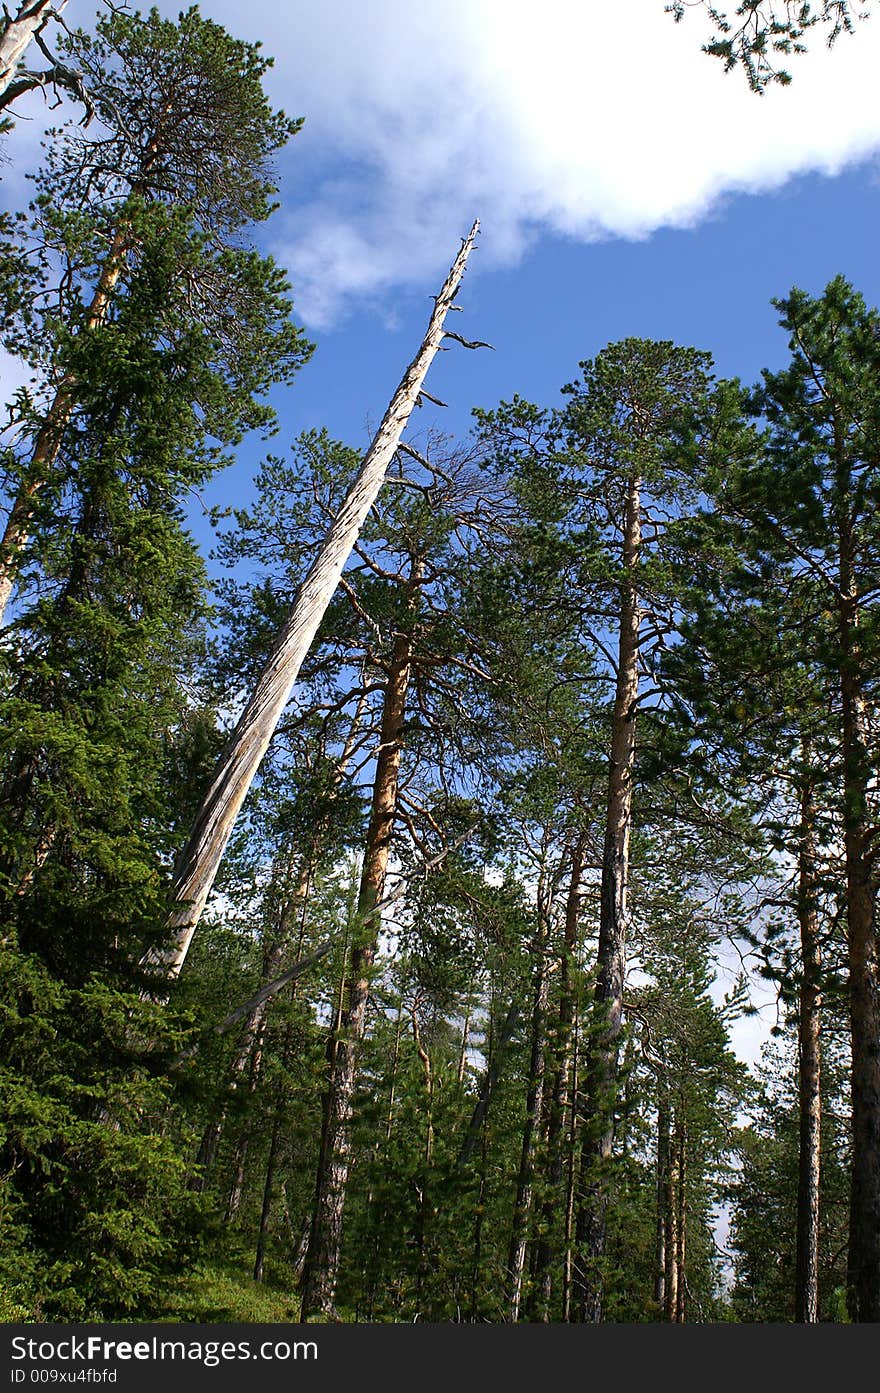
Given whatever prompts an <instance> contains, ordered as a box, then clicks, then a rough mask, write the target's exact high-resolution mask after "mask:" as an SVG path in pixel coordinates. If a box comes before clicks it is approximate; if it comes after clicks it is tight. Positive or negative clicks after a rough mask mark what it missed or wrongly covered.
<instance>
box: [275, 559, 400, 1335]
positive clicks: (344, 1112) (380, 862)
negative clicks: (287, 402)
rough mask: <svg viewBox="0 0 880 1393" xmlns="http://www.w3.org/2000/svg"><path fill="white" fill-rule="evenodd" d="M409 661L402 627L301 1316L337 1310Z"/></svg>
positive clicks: (332, 1055)
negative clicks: (360, 1063) (357, 1094)
mask: <svg viewBox="0 0 880 1393" xmlns="http://www.w3.org/2000/svg"><path fill="white" fill-rule="evenodd" d="M419 579H420V574H419V571H418V569H417V563H415V562H414V563H413V570H412V573H411V586H412V590H411V596H410V600H411V604H412V605H413V606H414V605H415V595H416V590H417V586H418V583H419ZM411 662H412V635H411V633H409V632H405V633H401V634H398V636H397V638H396V640H395V643H394V651H393V654H392V658H391V664H390V667H389V671H388V680H387V683H386V686H385V697H384V703H383V708H382V724H381V736H380V739H381V744H380V747H379V754H378V757H377V760H376V773H375V779H374V783H373V800H372V808H371V811H370V824H369V828H368V831H367V841H366V848H365V852H364V863H363V870H362V872H361V883H360V890H359V893H358V905H357V926H356V932H355V940H354V942H353V944H352V950H351V968H350V977H349V981H348V984H347V994H346V995H347V1000H346V1003H345V1005H344V1008H343V1011H342V1013H341V1017H340V1021H339V1029H338V1030H336V1031H334V1032H333V1037H332V1038H331V1041H330V1042H329V1048H328V1056H329V1064H330V1075H329V1079H328V1083H327V1090H326V1092H325V1095H324V1104H323V1107H324V1117H323V1127H322V1135H321V1148H320V1155H319V1159H318V1174H317V1179H316V1185H315V1207H314V1217H313V1221H312V1231H311V1235H310V1238H309V1250H308V1254H307V1256H306V1264H305V1272H304V1274H303V1292H302V1314H301V1319H302V1320H309V1319H315V1318H328V1317H330V1316H332V1314H333V1309H334V1307H333V1299H334V1294H335V1291H336V1279H337V1274H338V1271H339V1256H340V1250H341V1245H342V1220H343V1212H344V1209H345V1192H346V1187H347V1184H348V1172H349V1169H350V1166H351V1113H352V1100H353V1097H354V1089H355V1083H356V1078H357V1056H358V1051H359V1047H360V1044H361V1041H362V1040H363V1037H364V1031H365V1027H366V1011H367V1000H368V997H369V990H370V974H371V970H372V966H373V959H374V957H375V954H376V947H377V943H378V935H379V930H380V928H381V922H377V916H376V915H375V914H374V913H373V911H374V909H375V907H376V905H378V904H379V902H380V900H381V899H382V893H383V890H384V887H385V876H386V873H387V870H388V857H389V853H390V850H391V839H392V835H393V832H394V821H395V816H396V812H397V789H398V779H399V774H400V755H401V748H402V736H403V723H404V715H405V711H406V693H407V687H408V685H409V678H410V667H411Z"/></svg>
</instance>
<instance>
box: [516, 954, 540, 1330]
mask: <svg viewBox="0 0 880 1393" xmlns="http://www.w3.org/2000/svg"><path fill="white" fill-rule="evenodd" d="M534 951H535V957H536V964H535V990H534V999H533V1002H532V1030H531V1036H532V1038H531V1048H530V1052H529V1080H528V1088H527V1091H526V1116H525V1121H524V1123H523V1131H522V1144H521V1148H520V1160H519V1175H518V1177H517V1185H516V1199H515V1201H514V1206H513V1225H512V1229H511V1234H510V1250H509V1253H508V1258H507V1270H508V1279H509V1283H510V1296H509V1306H508V1319H509V1320H510V1321H511V1322H514V1323H515V1322H516V1321H518V1320H519V1312H520V1303H521V1301H522V1290H523V1271H524V1268H525V1257H526V1242H527V1239H528V1228H529V1217H530V1215H531V1210H532V1194H533V1190H534V1149H535V1128H536V1124H537V1121H538V1118H539V1117H540V1115H541V1110H542V1108H543V1105H544V1077H545V1066H546V1043H547V1042H546V1039H545V1022H546V1019H547V983H548V979H547V933H546V927H544V928H542V930H541V931H540V932H539V933H538V934H537V935H536V938H535V945H534Z"/></svg>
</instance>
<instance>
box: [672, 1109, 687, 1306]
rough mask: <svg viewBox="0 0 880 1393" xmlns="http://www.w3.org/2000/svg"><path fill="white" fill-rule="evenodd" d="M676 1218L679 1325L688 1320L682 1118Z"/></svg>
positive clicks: (677, 1155)
mask: <svg viewBox="0 0 880 1393" xmlns="http://www.w3.org/2000/svg"><path fill="white" fill-rule="evenodd" d="M673 1144H674V1146H675V1158H676V1165H675V1169H676V1184H677V1194H676V1197H675V1198H676V1216H675V1272H676V1279H675V1314H674V1317H673V1319H674V1320H675V1321H676V1323H677V1324H678V1325H683V1324H684V1323H685V1321H686V1320H687V1275H686V1274H687V1266H686V1264H687V1128H686V1126H685V1124H684V1122H683V1121H682V1120H681V1118H679V1117H677V1118H676V1123H675V1138H674V1143H673Z"/></svg>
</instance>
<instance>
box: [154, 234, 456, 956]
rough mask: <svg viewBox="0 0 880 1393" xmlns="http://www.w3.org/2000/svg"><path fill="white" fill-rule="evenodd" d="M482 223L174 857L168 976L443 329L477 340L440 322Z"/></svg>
mask: <svg viewBox="0 0 880 1393" xmlns="http://www.w3.org/2000/svg"><path fill="white" fill-rule="evenodd" d="M479 226H480V225H479V222H478V221H477V222H475V223H474V225H473V227H472V228H471V230H470V232H469V233H468V236H467V237H466V238H465V240H464V241H463V242H462V245H461V250H460V251H459V253H458V255H457V257H456V258H455V261H454V262H453V264H452V267H451V269H450V271H449V275H448V276H447V277H446V280H445V282H444V283H443V287H442V289H441V291H440V293H439V295H438V296H437V297H436V299H435V301H434V309H433V311H432V313H431V318H430V320H429V323H428V328H427V332H426V334H425V337H424V339H423V340H422V345H421V347H420V349H419V351H418V353H417V354H416V356H415V358H414V359H413V361H412V362H411V363H410V365H409V367H408V368H407V370H406V372H405V373H404V375H403V378H402V379H401V381H400V384H399V386H398V388H397V391H396V392H395V393H394V396H393V397H392V398H391V402H390V404H389V406H388V410H387V411H386V412H385V415H384V417H383V418H382V423H381V425H380V426H379V429H378V430H377V431H376V434H375V436H374V437H373V440H372V443H371V445H370V447H369V449H368V450H367V453H366V455H365V456H364V459H363V463H362V464H361V467H360V470H359V471H358V474H357V476H356V478H355V480H354V482H353V483H352V485H351V487H350V489H349V491H348V493H347V495H346V497H345V501H344V502H343V504H342V507H341V508H340V510H339V512H338V514H337V515H336V518H335V520H334V522H333V524H332V526H331V528H330V530H329V532H328V533H327V536H326V537H325V538H324V541H323V543H322V545H321V548H320V550H319V551H318V554H317V556H316V557H315V559H314V561H313V562H312V564H311V566H310V568H309V570H308V572H307V574H306V576H305V579H304V580H303V582H302V584H301V585H300V587H299V590H298V592H297V594H296V597H295V599H294V601H293V604H292V605H291V608H290V611H289V613H288V616H287V619H286V620H285V622H284V624H283V626H282V628H281V630H280V632H279V634H278V636H277V638H276V640H275V644H274V646H273V648H272V651H271V653H270V655H269V658H268V660H267V662H266V665H265V667H264V668H263V671H262V673H261V674H260V677H259V678H258V679H257V683H256V685H255V687H254V689H253V691H252V692H251V695H250V697H249V699H248V701H247V704H246V705H245V708H244V710H243V711H242V713H241V716H240V717H239V720H238V724H237V725H236V727H235V730H234V731H233V733H232V735H231V737H230V739H229V742H228V744H227V746H226V749H225V750H224V752H223V754H222V755H221V757H220V759H219V761H218V763H217V766H216V768H215V770H214V774H213V777H212V779H211V784H210V786H209V788H208V790H207V792H206V794H205V797H204V798H203V800H202V804H201V807H200V808H199V810H198V812H197V814H196V817H195V820H194V823H193V827H192V831H191V833H190V836H189V840H188V841H187V843H186V846H184V847H183V849H182V850H181V852H180V854H179V856H178V858H177V862H176V865H175V874H174V898H175V900H176V902H177V903H178V905H179V906H180V908H178V909H177V910H175V911H174V912H173V914H172V915H171V918H170V920H169V927H170V928H171V929H172V930H173V931H174V933H173V941H172V942H171V944H170V945H169V946H168V947H166V948H164V949H153V950H151V951H150V952H149V953H148V954H147V957H146V959H145V965H150V966H154V967H159V968H161V969H162V970H163V972H164V973H165V974H166V975H167V976H169V977H176V976H177V974H178V973H179V972H180V969H181V967H182V965H183V962H184V959H185V958H186V954H187V951H188V949H189V945H190V943H191V941H192V937H193V934H194V933H195V930H196V927H197V925H198V922H199V919H200V918H201V915H202V911H203V909H204V907H205V903H206V901H207V898H208V895H209V894H210V893H211V887H212V886H213V884H214V880H215V878H216V875H217V871H218V869H219V866H220V862H221V860H222V858H223V853H224V851H225V849H226V844H227V842H228V841H229V837H230V835H231V833H232V828H233V826H234V824H235V820H236V817H237V816H238V813H239V810H240V808H241V805H242V803H243V802H244V800H245V797H246V796H247V793H248V790H249V789H250V786H251V784H252V783H253V780H254V776H255V775H256V772H257V769H258V768H259V766H260V763H261V761H262V759H263V756H264V754H265V753H266V750H267V749H268V746H269V742H270V740H271V739H272V736H273V734H274V733H275V728H276V726H277V724H278V721H279V718H280V716H281V713H282V712H283V710H284V708H285V706H286V705H287V703H288V701H289V699H290V694H291V692H292V690H293V686H294V683H295V682H296V679H297V676H298V674H299V670H300V667H301V666H302V663H303V660H304V658H305V656H306V654H307V653H308V651H309V648H310V647H311V644H312V640H313V639H314V637H315V634H316V633H317V631H318V627H319V625H320V623H321V620H322V619H323V617H324V613H325V611H326V609H327V606H328V605H329V603H330V600H331V598H332V596H333V593H334V591H335V590H336V587H337V585H338V584H339V579H340V577H341V575H342V572H343V569H344V567H345V564H346V562H347V561H348V558H349V556H350V555H351V551H352V548H353V547H354V544H355V542H356V541H357V538H358V535H359V533H360V531H361V528H362V527H363V524H364V521H365V519H366V517H367V514H368V512H369V511H370V508H371V507H372V506H373V503H374V502H375V500H376V497H377V495H378V493H379V490H380V489H381V487H382V484H383V482H384V479H385V474H386V471H387V469H388V466H389V465H390V463H391V461H392V459H393V458H394V454H395V451H396V450H397V448H398V445H399V444H400V438H401V435H402V434H403V431H404V429H405V427H406V424H407V422H408V420H409V417H410V415H411V413H412V410H413V407H414V406H415V405H416V403H417V402H418V400H419V395H420V392H421V388H422V384H423V382H424V380H425V376H426V374H427V371H428V368H429V367H430V365H431V363H432V362H433V359H434V355H435V354H436V353H437V350H438V349H439V348H440V346H441V343H442V341H443V338H444V335H446V336H448V337H450V338H454V339H455V340H456V341H457V342H460V343H463V344H464V345H465V347H474V346H476V345H471V344H469V343H467V341H466V340H464V339H462V338H461V336H460V335H458V334H452V333H451V332H448V331H445V330H444V327H443V326H444V321H445V319H446V315H447V313H448V312H449V310H450V309H451V308H452V304H453V301H454V299H455V296H456V293H457V291H458V288H459V285H460V284H461V278H462V275H463V274H464V269H465V265H466V263H467V259H468V256H469V254H470V251H471V249H472V247H473V245H474V242H475V240H476V236H477V233H478V231H479ZM426 395H427V394H426Z"/></svg>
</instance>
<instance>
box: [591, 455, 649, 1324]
mask: <svg viewBox="0 0 880 1393" xmlns="http://www.w3.org/2000/svg"><path fill="white" fill-rule="evenodd" d="M641 539H642V532H641V480H640V479H639V478H638V477H635V476H634V477H633V478H631V479H630V480H629V484H628V487H627V494H626V506H625V512H624V528H623V572H624V575H623V580H622V583H621V587H620V629H619V633H618V656H617V685H616V690H615V695H614V709H613V714H612V727H611V760H610V768H609V776H608V805H607V814H606V821H605V844H604V850H603V855H602V886H601V902H600V911H599V948H598V954H597V966H598V976H597V980H596V991H595V998H594V1001H595V1025H594V1037H593V1040H592V1042H591V1044H590V1049H589V1058H588V1064H587V1070H586V1075H587V1078H586V1083H587V1098H586V1104H587V1128H588V1131H587V1137H586V1140H585V1143H584V1152H583V1161H582V1181H581V1194H580V1200H579V1204H578V1216H577V1233H576V1265H575V1285H576V1293H577V1295H576V1301H577V1309H578V1312H579V1315H580V1318H581V1320H585V1321H592V1322H597V1321H600V1320H601V1319H602V1276H601V1262H602V1257H603V1255H604V1252H605V1233H606V1207H607V1194H606V1191H605V1183H604V1182H605V1176H604V1172H605V1170H606V1169H607V1166H608V1163H609V1161H610V1159H611V1150H612V1144H613V1141H614V1091H615V1084H616V1079H617V1065H618V1043H619V1039H620V1031H621V1021H622V1014H623V982H624V976H625V973H626V929H627V916H628V910H627V894H628V885H629V848H630V834H631V830H632V796H633V771H634V766H635V751H636V708H637V705H638V698H639V631H640V625H641V609H640V606H639V598H638V593H637V590H636V583H635V581H636V571H637V568H638V563H639V551H640V548H641Z"/></svg>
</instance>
